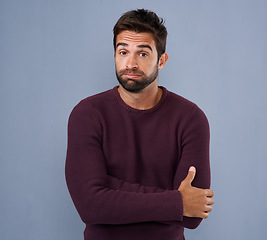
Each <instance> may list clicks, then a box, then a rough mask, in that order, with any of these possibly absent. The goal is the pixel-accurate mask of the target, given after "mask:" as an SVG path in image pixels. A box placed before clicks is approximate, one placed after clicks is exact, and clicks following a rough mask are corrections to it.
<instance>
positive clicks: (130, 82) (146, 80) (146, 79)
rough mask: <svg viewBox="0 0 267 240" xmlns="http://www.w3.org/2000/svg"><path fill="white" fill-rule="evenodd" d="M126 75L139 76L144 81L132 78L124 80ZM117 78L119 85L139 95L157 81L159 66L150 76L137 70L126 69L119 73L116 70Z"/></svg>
mask: <svg viewBox="0 0 267 240" xmlns="http://www.w3.org/2000/svg"><path fill="white" fill-rule="evenodd" d="M124 74H138V75H140V76H141V77H142V79H141V80H137V79H131V78H123V75H124ZM116 76H117V79H118V81H119V83H120V84H121V86H122V87H123V88H124V89H125V90H127V91H129V92H133V93H138V92H141V91H142V90H143V89H144V88H146V87H147V86H148V85H150V84H151V83H153V82H154V81H155V80H156V79H157V77H158V66H157V65H156V66H155V69H154V71H153V72H152V73H151V74H150V75H149V76H147V75H146V74H145V73H144V72H143V71H141V70H135V69H130V70H128V69H124V70H121V71H117V69H116Z"/></svg>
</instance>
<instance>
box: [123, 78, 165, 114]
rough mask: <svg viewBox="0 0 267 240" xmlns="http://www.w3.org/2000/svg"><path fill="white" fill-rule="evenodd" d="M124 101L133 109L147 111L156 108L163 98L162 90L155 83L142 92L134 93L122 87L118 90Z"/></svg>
mask: <svg viewBox="0 0 267 240" xmlns="http://www.w3.org/2000/svg"><path fill="white" fill-rule="evenodd" d="M118 91H119V94H120V97H121V98H122V100H123V101H124V102H125V103H126V104H127V105H129V106H130V107H132V108H135V109H139V110H146V109H150V108H152V107H154V106H155V105H156V104H157V103H158V102H159V100H160V98H161V96H162V89H160V88H159V87H158V83H157V81H154V82H153V83H151V84H150V85H149V86H147V87H146V88H145V89H143V90H142V91H141V92H138V93H133V92H129V91H127V90H125V89H124V88H123V87H122V86H121V85H119V88H118Z"/></svg>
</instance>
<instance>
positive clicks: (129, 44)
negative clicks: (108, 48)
mask: <svg viewBox="0 0 267 240" xmlns="http://www.w3.org/2000/svg"><path fill="white" fill-rule="evenodd" d="M115 64H116V75H117V78H118V81H119V83H120V84H121V86H122V87H123V88H124V89H126V90H127V91H129V92H140V91H141V90H143V89H144V88H146V87H147V86H148V85H150V84H151V83H152V82H154V81H155V80H156V79H157V78H158V53H157V49H156V45H155V41H154V38H153V36H152V35H151V34H150V33H136V32H133V31H123V32H121V33H120V34H118V36H117V41H116V50H115Z"/></svg>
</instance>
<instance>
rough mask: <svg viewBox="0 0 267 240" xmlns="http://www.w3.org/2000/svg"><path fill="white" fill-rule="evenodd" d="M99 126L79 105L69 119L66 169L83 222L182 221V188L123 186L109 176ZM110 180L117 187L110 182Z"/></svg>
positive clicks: (71, 191)
mask: <svg viewBox="0 0 267 240" xmlns="http://www.w3.org/2000/svg"><path fill="white" fill-rule="evenodd" d="M99 129H100V128H99V126H98V123H97V121H96V120H95V119H94V116H93V114H92V113H90V111H88V109H87V108H85V107H84V105H83V104H78V105H77V106H76V107H75V108H74V110H73V111H72V113H71V115H70V118H69V124H68V149H67V157H66V169H65V170H66V181H67V185H68V189H69V191H70V194H71V197H72V200H73V202H74V205H75V207H76V209H77V211H78V213H79V215H80V217H81V219H82V220H83V222H85V223H90V224H128V223H137V222H146V221H162V222H164V221H175V220H180V221H181V220H182V211H180V209H181V207H180V206H181V205H182V197H181V194H180V192H179V191H176V190H166V191H160V190H155V189H153V188H143V187H142V186H137V185H131V184H129V183H123V184H122V185H121V186H120V183H121V182H120V180H118V179H115V178H112V177H111V176H108V175H107V171H106V165H105V160H104V155H103V151H102V144H101V132H100V130H99ZM111 179H113V180H112V181H113V183H112V184H115V185H116V186H115V185H113V186H111V185H110V182H109V181H110V180H111ZM126 188H130V190H131V191H127V190H125V189H126ZM133 189H135V190H136V191H132V190H133ZM163 203H164V204H163Z"/></svg>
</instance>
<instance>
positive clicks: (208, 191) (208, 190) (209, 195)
mask: <svg viewBox="0 0 267 240" xmlns="http://www.w3.org/2000/svg"><path fill="white" fill-rule="evenodd" d="M206 196H207V197H211V198H212V197H213V196H214V192H213V191H212V190H211V189H206Z"/></svg>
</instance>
